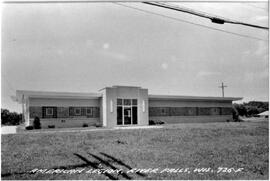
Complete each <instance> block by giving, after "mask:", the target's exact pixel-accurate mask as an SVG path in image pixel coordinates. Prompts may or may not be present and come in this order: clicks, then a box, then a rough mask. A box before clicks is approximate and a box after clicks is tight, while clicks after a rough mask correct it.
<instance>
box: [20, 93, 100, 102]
mask: <svg viewBox="0 0 270 181" xmlns="http://www.w3.org/2000/svg"><path fill="white" fill-rule="evenodd" d="M23 95H24V96H27V97H30V98H70V99H79V98H82V99H98V98H100V97H101V96H102V94H101V93H87V92H51V91H50V92H49V91H30V90H17V91H16V101H18V102H22V97H23Z"/></svg>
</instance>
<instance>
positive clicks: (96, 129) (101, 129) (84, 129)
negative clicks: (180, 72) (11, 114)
mask: <svg viewBox="0 0 270 181" xmlns="http://www.w3.org/2000/svg"><path fill="white" fill-rule="evenodd" d="M152 128H155V129H157V128H163V126H119V127H115V128H102V127H101V128H95V127H93V128H91V127H88V128H56V129H40V130H20V131H17V132H16V131H15V132H14V131H9V132H8V131H6V133H5V134H15V133H17V134H36V133H38V134H40V133H71V132H89V131H113V130H126V129H152ZM2 134H3V133H2Z"/></svg>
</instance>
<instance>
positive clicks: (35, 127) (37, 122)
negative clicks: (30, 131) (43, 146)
mask: <svg viewBox="0 0 270 181" xmlns="http://www.w3.org/2000/svg"><path fill="white" fill-rule="evenodd" d="M33 126H34V129H40V128H41V124H40V119H39V117H35V119H34V122H33Z"/></svg>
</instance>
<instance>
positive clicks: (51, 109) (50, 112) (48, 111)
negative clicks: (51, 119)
mask: <svg viewBox="0 0 270 181" xmlns="http://www.w3.org/2000/svg"><path fill="white" fill-rule="evenodd" d="M52 115H53V108H52V107H47V108H46V116H52Z"/></svg>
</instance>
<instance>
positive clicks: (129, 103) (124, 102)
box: [117, 99, 138, 106]
mask: <svg viewBox="0 0 270 181" xmlns="http://www.w3.org/2000/svg"><path fill="white" fill-rule="evenodd" d="M137 105H138V101H137V99H117V106H137Z"/></svg>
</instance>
